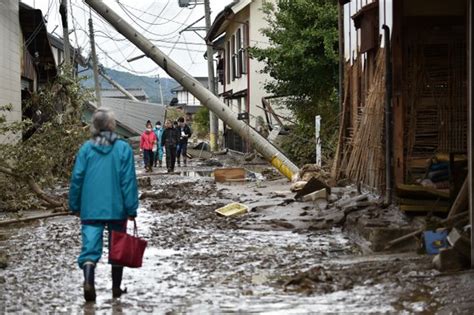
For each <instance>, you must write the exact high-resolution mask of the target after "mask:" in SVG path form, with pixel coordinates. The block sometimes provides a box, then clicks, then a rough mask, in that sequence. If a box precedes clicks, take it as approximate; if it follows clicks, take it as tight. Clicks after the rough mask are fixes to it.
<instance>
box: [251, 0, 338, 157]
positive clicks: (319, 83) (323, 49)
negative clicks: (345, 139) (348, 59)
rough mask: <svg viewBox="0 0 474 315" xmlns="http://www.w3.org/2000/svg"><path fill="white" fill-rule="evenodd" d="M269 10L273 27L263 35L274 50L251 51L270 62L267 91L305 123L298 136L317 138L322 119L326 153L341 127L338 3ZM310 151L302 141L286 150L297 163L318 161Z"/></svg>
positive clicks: (312, 1) (301, 0)
mask: <svg viewBox="0 0 474 315" xmlns="http://www.w3.org/2000/svg"><path fill="white" fill-rule="evenodd" d="M263 10H264V12H265V14H266V20H267V21H268V23H269V26H268V27H267V28H265V29H263V30H262V32H263V34H264V35H266V36H267V37H268V38H269V41H270V43H271V46H269V47H265V48H259V47H253V48H252V49H251V50H250V52H251V55H252V56H253V57H254V58H257V59H258V60H259V61H263V62H264V63H265V67H264V69H263V72H265V73H268V74H269V75H270V76H271V77H272V78H273V79H274V80H271V81H268V82H266V84H265V88H266V90H267V91H268V92H269V93H272V94H274V95H277V96H282V97H286V100H287V104H286V105H287V107H288V108H289V109H291V110H292V112H293V113H294V114H295V116H296V118H297V120H298V124H299V125H298V126H296V127H295V128H294V130H295V131H294V133H295V135H298V137H301V138H302V139H311V138H314V116H315V115H321V116H322V120H323V125H322V143H323V144H324V145H325V146H326V149H328V148H332V147H333V144H332V143H329V141H332V140H333V139H334V134H335V133H336V132H337V123H338V120H337V118H336V117H337V114H338V106H337V86H338V29H337V16H338V14H337V5H336V1H333V0H292V1H290V0H286V1H285V0H283V1H278V2H277V4H276V5H273V4H271V3H266V4H265V5H264V9H263ZM335 118H336V119H335ZM294 140H296V139H294ZM296 146H301V147H300V148H296ZM305 146H307V143H305V142H304V141H299V142H298V143H295V142H289V143H288V145H284V146H283V147H284V149H285V150H286V151H287V152H288V153H289V155H290V158H293V159H294V160H295V161H296V160H297V161H300V162H301V163H305V162H311V161H314V150H313V151H311V154H309V151H308V150H309V149H308V148H304V147H305ZM311 147H312V148H314V146H311ZM306 151H308V152H307V153H306ZM310 157H311V158H310Z"/></svg>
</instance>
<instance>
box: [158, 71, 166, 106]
mask: <svg viewBox="0 0 474 315" xmlns="http://www.w3.org/2000/svg"><path fill="white" fill-rule="evenodd" d="M157 76H158V80H157V82H158V84H159V86H160V101H161V106H165V102H164V100H163V89H162V87H161V77H160V75H159V74H158V75H157Z"/></svg>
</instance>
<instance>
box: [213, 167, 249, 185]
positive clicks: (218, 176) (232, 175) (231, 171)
mask: <svg viewBox="0 0 474 315" xmlns="http://www.w3.org/2000/svg"><path fill="white" fill-rule="evenodd" d="M246 174H247V172H246V170H245V169H244V168H241V167H235V168H216V169H215V170H214V179H215V181H216V182H226V181H231V180H236V179H237V180H240V181H244V180H245V176H246Z"/></svg>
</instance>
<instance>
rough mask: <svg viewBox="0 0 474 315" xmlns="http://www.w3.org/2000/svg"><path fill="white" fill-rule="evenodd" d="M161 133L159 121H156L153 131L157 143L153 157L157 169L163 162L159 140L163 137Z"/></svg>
mask: <svg viewBox="0 0 474 315" xmlns="http://www.w3.org/2000/svg"><path fill="white" fill-rule="evenodd" d="M163 131H164V130H163V128H161V121H157V122H156V124H155V128H154V129H153V132H154V133H155V136H156V141H157V148H156V151H155V157H154V162H155V167H156V164H157V163H158V165H159V167H161V165H162V161H163V147H162V146H161V138H162V137H163Z"/></svg>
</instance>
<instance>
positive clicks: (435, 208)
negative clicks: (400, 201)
mask: <svg viewBox="0 0 474 315" xmlns="http://www.w3.org/2000/svg"><path fill="white" fill-rule="evenodd" d="M400 210H401V211H403V212H448V211H449V206H439V205H432V206H430V205H400Z"/></svg>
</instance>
